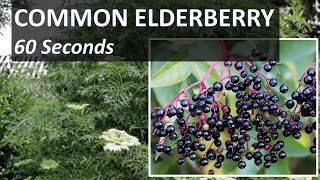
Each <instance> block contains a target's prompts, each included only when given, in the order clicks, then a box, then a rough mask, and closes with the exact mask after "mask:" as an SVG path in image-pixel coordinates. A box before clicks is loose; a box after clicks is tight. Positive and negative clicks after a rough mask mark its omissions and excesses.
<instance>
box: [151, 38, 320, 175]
mask: <svg viewBox="0 0 320 180" xmlns="http://www.w3.org/2000/svg"><path fill="white" fill-rule="evenodd" d="M165 39H170V40H222V39H223V40H248V39H252V38H248V39H246V38H149V55H148V56H149V58H150V57H151V56H150V55H151V48H150V43H151V40H165ZM253 39H255V38H253ZM256 39H257V40H263V39H260V38H259V39H258V38H256ZM265 39H266V40H272V38H265ZM278 40H312V41H314V40H315V41H316V43H317V44H316V48H317V49H316V73H317V74H316V76H317V78H319V74H318V72H319V69H318V66H319V59H318V58H319V47H318V46H319V39H318V38H278ZM317 80H318V82H317V85H316V89H317V90H318V89H319V79H317ZM150 82H151V61H150V59H149V61H148V176H149V177H205V178H214V177H318V176H319V174H318V168H319V167H318V162H319V156H318V155H319V149H318V146H319V145H318V144H319V143H316V148H317V152H316V174H315V175H309V174H294V175H259V174H257V175H252V174H250V175H200V174H199V175H198V174H197V175H192V174H178V175H176V174H158V175H153V174H151V150H150V149H151V135H150V134H151V129H152V128H150V127H151V116H150V114H151V110H150V107H151V86H150V84H151V83H150ZM317 97H318V95H317ZM316 106H317V107H316V110H317V115H316V125H317V133H316V139H317V140H318V138H319V137H318V131H319V124H318V112H319V107H318V106H319V98H317V101H316Z"/></svg>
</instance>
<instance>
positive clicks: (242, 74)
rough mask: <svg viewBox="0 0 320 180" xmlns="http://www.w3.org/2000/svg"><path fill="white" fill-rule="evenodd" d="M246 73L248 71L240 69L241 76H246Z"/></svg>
mask: <svg viewBox="0 0 320 180" xmlns="http://www.w3.org/2000/svg"><path fill="white" fill-rule="evenodd" d="M247 75H248V73H247V71H245V70H243V71H241V73H240V76H241V77H242V78H245V77H247Z"/></svg>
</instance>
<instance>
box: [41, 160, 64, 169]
mask: <svg viewBox="0 0 320 180" xmlns="http://www.w3.org/2000/svg"><path fill="white" fill-rule="evenodd" d="M40 166H41V168H42V169H44V170H50V169H56V168H57V167H58V166H59V163H57V162H56V161H55V160H52V159H49V160H46V159H44V160H42V162H41V164H40Z"/></svg>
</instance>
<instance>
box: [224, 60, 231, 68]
mask: <svg viewBox="0 0 320 180" xmlns="http://www.w3.org/2000/svg"><path fill="white" fill-rule="evenodd" d="M231 65H232V63H231V61H230V60H226V61H224V66H226V67H231Z"/></svg>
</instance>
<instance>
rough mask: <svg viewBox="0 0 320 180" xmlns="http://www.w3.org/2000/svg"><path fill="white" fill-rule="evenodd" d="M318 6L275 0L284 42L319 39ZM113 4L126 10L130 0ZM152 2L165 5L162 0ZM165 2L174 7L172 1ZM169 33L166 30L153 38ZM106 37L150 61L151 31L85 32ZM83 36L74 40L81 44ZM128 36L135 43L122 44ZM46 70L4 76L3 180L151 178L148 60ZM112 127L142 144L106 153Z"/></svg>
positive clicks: (309, 0)
mask: <svg viewBox="0 0 320 180" xmlns="http://www.w3.org/2000/svg"><path fill="white" fill-rule="evenodd" d="M315 1H316V0H279V1H278V0H275V1H273V2H274V3H279V5H280V6H281V11H280V17H281V19H280V21H281V23H280V33H281V37H316V36H319V33H318V31H317V29H318V25H316V23H313V22H314V20H315V19H314V17H315V16H317V15H318V12H317V11H316V8H315ZM8 2H9V3H8ZM19 2H27V1H26V0H24V1H19ZM113 2H114V3H116V2H117V3H120V4H121V3H122V4H123V5H125V6H126V3H127V2H125V1H113ZM141 2H142V3H145V6H146V7H148V6H149V5H150V1H141ZM239 2H240V1H239ZM98 3H100V4H97V6H98V7H104V6H102V5H101V4H104V5H105V4H106V1H104V0H100V1H98ZM152 3H158V5H159V6H161V4H160V1H154V2H152ZM171 3H172V4H171ZM8 4H9V5H10V1H8V0H0V15H1V16H0V27H3V26H6V25H8V23H9V24H10V22H9V18H8V16H7V14H4V13H5V11H4V9H6V7H7V6H8ZM107 5H108V6H109V4H107ZM167 5H168V6H172V5H174V2H173V1H168V2H167ZM22 6H25V5H23V4H22ZM206 6H207V5H205V7H206ZM131 8H134V6H133V7H131ZM315 22H316V21H315ZM0 30H1V28H0ZM168 31H169V32H174V31H172V30H170V29H169V30H168ZM0 32H1V31H0ZM83 32H88V31H87V30H85V31H83ZM163 32H164V31H163V29H160V30H159V31H155V32H154V34H153V36H154V37H157V36H159V35H161V34H163ZM208 32H209V31H207V32H203V33H202V34H203V35H206V34H207V33H208ZM106 33H107V35H108V37H109V38H114V37H118V36H120V35H121V36H120V37H121V39H122V40H123V41H121V42H122V43H121V42H120V43H119V45H120V46H119V47H121V49H122V50H121V52H122V53H123V55H124V56H125V57H129V58H131V59H139V57H144V58H145V57H146V54H147V51H146V50H147V49H146V48H147V44H144V43H143V42H144V41H143V39H141V38H145V35H146V34H148V33H149V34H150V33H151V32H147V31H143V30H140V31H135V30H132V31H129V32H127V33H123V31H121V30H119V29H107V30H106V31H101V32H95V31H92V32H90V33H85V35H86V36H82V37H83V38H84V40H88V39H90V40H91V41H93V42H94V40H101V38H104V37H105V36H106ZM194 33H196V34H198V33H201V32H194ZM81 34H82V33H81V32H79V34H76V33H75V34H74V35H73V36H71V35H70V37H73V38H75V39H77V38H78V37H79V36H80V35H81ZM192 34H193V33H191V32H190V31H187V30H185V31H179V32H177V33H176V34H175V35H176V36H179V37H191V35H192ZM128 37H130V38H131V39H136V40H137V41H130V42H128V41H124V40H125V39H127V38H128ZM132 37H134V38H132ZM92 38H94V39H92ZM128 49H134V51H128ZM114 60H117V58H116V57H115V58H114ZM48 70H49V72H50V73H49V75H48V76H46V77H42V78H41V79H25V78H20V77H15V78H7V77H6V74H1V75H0V83H1V86H0V101H1V109H0V169H1V171H0V179H28V178H29V179H151V178H148V177H147V170H148V168H147V149H148V148H147V144H146V142H145V141H146V131H147V128H148V127H147V108H148V107H147V62H115V61H114V62H106V63H98V62H86V63H77V62H68V63H67V62H65V63H62V62H59V63H50V65H49V67H48ZM22 100H23V101H22ZM70 103H77V104H89V106H87V107H86V108H85V109H84V110H82V111H75V110H73V109H70V108H68V107H67V105H68V104H70ZM111 127H112V128H118V129H122V130H126V131H127V132H128V133H129V134H131V135H135V136H136V137H138V138H139V139H140V142H141V143H142V145H141V146H138V147H134V148H131V149H130V150H129V151H123V152H118V153H112V152H104V151H103V150H102V145H103V143H102V142H101V141H100V140H99V139H98V136H99V135H100V134H101V132H102V131H104V130H106V129H108V128H111ZM166 159H168V158H166ZM166 159H165V160H166ZM165 160H164V161H165ZM160 170H161V168H160ZM161 179H173V178H161ZM181 179H183V178H181ZM190 179H199V178H190ZM237 179H244V178H237ZM250 179H259V178H250ZM278 179H285V178H278Z"/></svg>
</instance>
